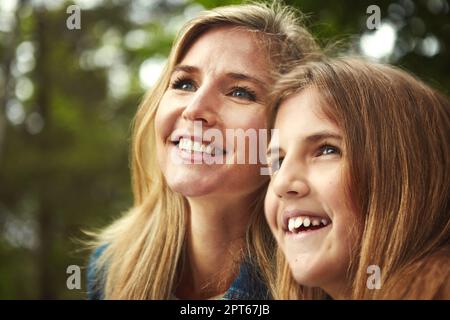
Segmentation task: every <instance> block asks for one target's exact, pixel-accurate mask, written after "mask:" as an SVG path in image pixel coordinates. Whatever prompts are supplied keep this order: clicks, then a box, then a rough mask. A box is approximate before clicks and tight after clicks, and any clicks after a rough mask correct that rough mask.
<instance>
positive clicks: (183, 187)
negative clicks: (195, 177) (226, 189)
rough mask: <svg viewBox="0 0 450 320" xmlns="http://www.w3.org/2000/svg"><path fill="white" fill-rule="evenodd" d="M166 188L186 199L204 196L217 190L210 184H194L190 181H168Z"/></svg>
mask: <svg viewBox="0 0 450 320" xmlns="http://www.w3.org/2000/svg"><path fill="white" fill-rule="evenodd" d="M168 186H169V188H170V189H171V190H172V191H174V192H177V193H179V194H181V195H183V196H184V197H187V198H192V197H202V196H206V195H209V194H212V193H213V192H214V191H215V190H216V189H217V186H214V185H213V184H211V183H201V182H196V183H195V182H192V181H168Z"/></svg>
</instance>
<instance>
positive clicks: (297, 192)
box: [272, 162, 310, 199]
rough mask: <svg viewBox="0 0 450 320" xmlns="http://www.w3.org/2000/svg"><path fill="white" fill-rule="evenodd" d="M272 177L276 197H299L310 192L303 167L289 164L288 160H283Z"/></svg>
mask: <svg viewBox="0 0 450 320" xmlns="http://www.w3.org/2000/svg"><path fill="white" fill-rule="evenodd" d="M272 179H273V181H272V186H273V190H274V192H275V194H276V195H277V197H278V198H283V199H288V198H295V197H299V198H300V197H304V196H306V195H307V194H308V193H309V192H310V188H309V185H308V182H307V179H306V178H305V175H304V169H302V168H301V167H300V166H292V165H291V166H290V165H289V163H288V162H283V164H282V166H281V167H280V169H279V170H278V172H277V173H276V174H275V176H274V177H273V178H272Z"/></svg>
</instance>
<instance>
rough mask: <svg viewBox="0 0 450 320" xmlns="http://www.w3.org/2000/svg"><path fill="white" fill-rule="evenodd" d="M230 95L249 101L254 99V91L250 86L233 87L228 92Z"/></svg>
mask: <svg viewBox="0 0 450 320" xmlns="http://www.w3.org/2000/svg"><path fill="white" fill-rule="evenodd" d="M229 95H230V96H232V97H236V98H239V99H245V100H249V101H256V93H255V92H254V91H253V90H251V89H250V88H246V87H234V88H233V89H232V90H231V92H230V93H229Z"/></svg>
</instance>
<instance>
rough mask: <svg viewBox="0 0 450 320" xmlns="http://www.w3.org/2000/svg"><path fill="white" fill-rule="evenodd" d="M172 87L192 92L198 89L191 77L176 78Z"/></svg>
mask: <svg viewBox="0 0 450 320" xmlns="http://www.w3.org/2000/svg"><path fill="white" fill-rule="evenodd" d="M172 88H173V89H176V90H183V91H192V92H193V91H195V90H196V87H195V83H194V82H193V81H192V80H189V79H176V80H175V81H174V82H173V84H172Z"/></svg>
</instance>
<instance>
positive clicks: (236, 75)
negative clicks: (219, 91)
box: [226, 72, 266, 88]
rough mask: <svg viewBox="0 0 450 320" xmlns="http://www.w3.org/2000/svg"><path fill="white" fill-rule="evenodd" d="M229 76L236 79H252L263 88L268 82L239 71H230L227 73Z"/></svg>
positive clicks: (251, 80)
mask: <svg viewBox="0 0 450 320" xmlns="http://www.w3.org/2000/svg"><path fill="white" fill-rule="evenodd" d="M226 76H227V77H229V78H231V79H234V80H243V81H250V82H253V83H255V84H256V85H258V86H261V87H263V88H265V87H266V84H265V83H264V81H262V80H260V79H258V78H256V77H253V76H251V75H248V74H245V73H239V72H228V73H227V74H226Z"/></svg>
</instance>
